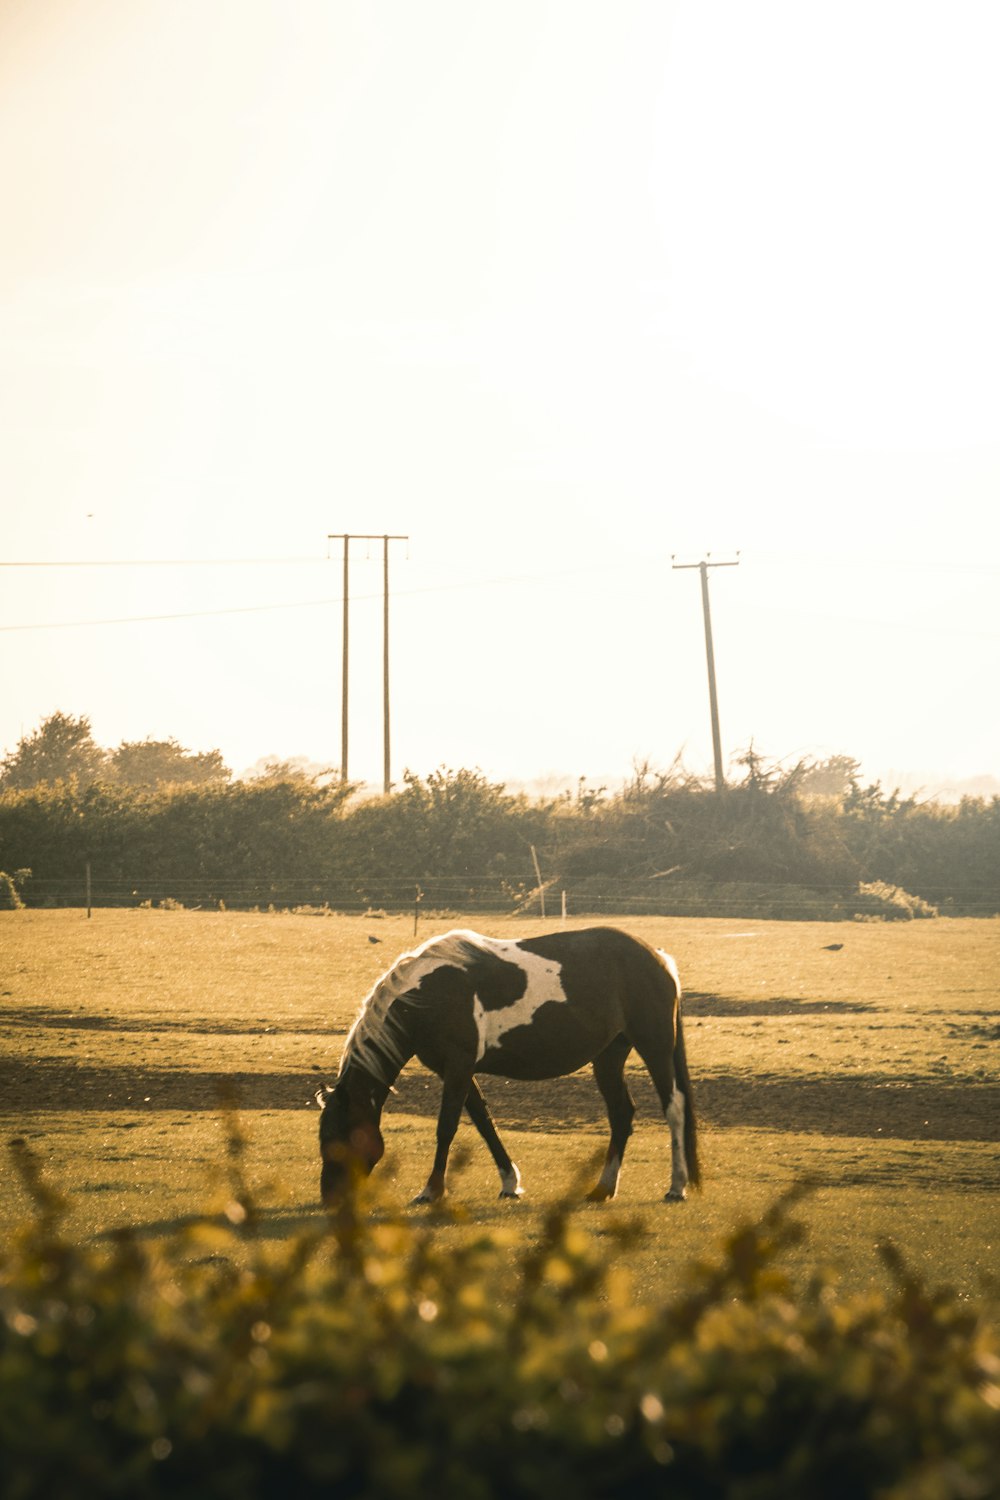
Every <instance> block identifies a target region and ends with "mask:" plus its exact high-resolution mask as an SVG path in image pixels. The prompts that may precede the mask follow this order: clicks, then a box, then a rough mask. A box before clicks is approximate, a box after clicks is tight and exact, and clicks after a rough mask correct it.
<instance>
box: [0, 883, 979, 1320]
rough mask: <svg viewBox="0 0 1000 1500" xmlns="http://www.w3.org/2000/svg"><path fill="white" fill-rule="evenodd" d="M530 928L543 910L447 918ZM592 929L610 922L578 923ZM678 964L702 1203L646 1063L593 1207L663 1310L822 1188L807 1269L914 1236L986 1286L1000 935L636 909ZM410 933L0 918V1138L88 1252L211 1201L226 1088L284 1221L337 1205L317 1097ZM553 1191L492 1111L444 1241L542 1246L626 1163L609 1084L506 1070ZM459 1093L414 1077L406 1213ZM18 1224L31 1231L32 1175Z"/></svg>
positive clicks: (278, 924)
mask: <svg viewBox="0 0 1000 1500" xmlns="http://www.w3.org/2000/svg"><path fill="white" fill-rule="evenodd" d="M457 925H472V926H475V925H480V926H482V927H483V929H484V930H486V931H489V932H491V933H494V934H498V935H508V936H514V935H527V934H528V933H534V932H540V931H543V930H546V928H547V927H549V928H551V927H552V926H554V925H556V924H554V923H552V922H551V921H550V922H548V923H541V922H538V921H528V920H503V919H495V918H494V919H479V921H478V923H477V922H476V921H471V922H469V921H465V922H463V921H462V920H461V919H455V918H449V919H447V920H432V919H430V918H425V919H424V920H422V921H421V926H420V932H419V937H418V940H420V941H422V940H423V939H425V938H427V937H430V936H431V935H432V934H433V933H434V932H441V931H445V930H447V928H448V927H451V926H457ZM571 925H575V926H586V925H589V924H588V923H587V922H585V921H583V920H577V921H575V922H573V923H572V924H571ZM616 925H618V926H621V927H625V928H626V929H628V930H629V931H632V932H634V933H636V934H638V935H640V936H642V937H645V938H647V939H648V940H650V941H651V942H653V943H655V944H656V945H657V946H659V947H664V948H667V949H668V950H669V951H671V952H672V953H674V955H675V956H676V958H677V960H678V963H679V966H680V970H681V976H682V979H683V981H684V985H685V991H686V1001H685V1017H686V1021H685V1025H686V1033H687V1040H688V1055H689V1060H690V1066H691V1071H692V1075H693V1077H694V1080H695V1085H696V1089H697V1098H698V1103H699V1112H700V1118H701V1123H702V1147H703V1150H702V1155H703V1166H704V1175H705V1185H704V1188H703V1191H702V1192H701V1193H699V1194H695V1195H693V1196H692V1198H691V1199H690V1201H689V1202H688V1203H687V1204H685V1205H683V1206H680V1207H669V1206H667V1205H665V1204H663V1203H662V1202H661V1198H662V1194H663V1191H664V1188H665V1186H666V1183H667V1180H668V1177H669V1167H668V1155H669V1150H668V1140H667V1135H666V1130H665V1127H664V1126H663V1123H662V1121H661V1120H660V1119H659V1117H658V1108H657V1106H656V1102H655V1097H654V1095H653V1091H652V1087H651V1085H649V1083H648V1080H647V1079H646V1075H645V1073H644V1072H642V1070H641V1067H640V1066H638V1065H636V1067H635V1068H634V1069H633V1072H632V1077H631V1083H632V1087H633V1092H634V1093H635V1096H636V1100H637V1103H638V1106H639V1114H638V1116H637V1120H636V1133H635V1135H634V1136H633V1138H632V1142H631V1144H630V1147H629V1154H628V1158H627V1160H626V1164H625V1170H624V1174H623V1178H622V1188H621V1193H620V1196H619V1199H618V1202H617V1204H616V1205H614V1206H604V1207H598V1206H594V1205H584V1206H582V1207H581V1210H580V1218H581V1222H583V1223H586V1224H589V1225H590V1226H591V1227H592V1228H593V1229H594V1230H595V1232H597V1233H600V1231H601V1228H602V1225H603V1224H606V1223H607V1221H608V1216H609V1215H614V1214H620V1213H622V1212H626V1213H632V1212H633V1211H635V1212H638V1213H640V1214H641V1215H642V1217H643V1220H644V1223H645V1228H644V1231H643V1233H642V1235H641V1236H640V1238H639V1241H638V1244H637V1246H636V1248H635V1249H634V1250H633V1251H632V1252H631V1254H632V1257H633V1265H632V1270H633V1273H634V1276H635V1280H636V1285H637V1288H638V1291H639V1293H640V1295H644V1296H656V1295H658V1294H659V1293H661V1292H663V1291H664V1290H668V1289H669V1287H670V1286H671V1284H672V1282H673V1279H674V1277H675V1275H676V1271H677V1268H678V1266H679V1265H681V1264H683V1263H685V1262H686V1261H688V1260H690V1259H691V1258H693V1257H697V1256H702V1255H704V1254H706V1253H708V1252H709V1251H711V1249H712V1247H713V1245H714V1244H715V1243H716V1242H717V1240H718V1238H719V1236H720V1235H722V1234H724V1233H726V1232H727V1231H728V1230H729V1229H730V1228H731V1227H732V1226H733V1225H734V1224H735V1223H737V1222H738V1221H739V1220H741V1219H743V1218H746V1217H747V1216H750V1215H755V1214H757V1213H758V1212H760V1211H762V1210H763V1209H764V1208H765V1207H766V1206H767V1205H768V1204H769V1203H770V1202H771V1201H772V1200H773V1198H774V1197H775V1196H776V1195H777V1194H778V1193H779V1192H780V1191H781V1190H782V1189H783V1188H785V1187H787V1186H788V1185H789V1184H790V1183H792V1182H793V1181H795V1180H796V1179H798V1178H800V1177H803V1176H808V1177H810V1178H811V1179H812V1180H813V1181H814V1182H815V1188H814V1191H813V1192H812V1194H811V1196H810V1197H809V1198H808V1199H807V1201H806V1204H805V1207H804V1209H803V1216H804V1217H805V1219H806V1221H807V1222H808V1224H809V1226H810V1240H809V1243H808V1245H807V1247H806V1248H805V1249H803V1250H802V1251H801V1252H799V1259H800V1264H799V1265H798V1266H797V1267H796V1269H797V1270H800V1271H802V1272H803V1273H805V1272H806V1271H807V1270H808V1268H809V1266H810V1265H811V1264H815V1263H816V1262H817V1261H822V1262H823V1263H825V1264H830V1265H833V1266H834V1267H836V1268H837V1269H839V1270H840V1272H841V1273H842V1275H843V1277H844V1278H845V1281H846V1282H848V1283H849V1284H853V1285H858V1284H864V1283H865V1282H868V1281H875V1280H877V1279H878V1278H879V1277H880V1276H881V1274H882V1273H881V1270H880V1262H879V1261H878V1260H877V1258H876V1256H875V1254H874V1246H875V1244H876V1243H877V1242H878V1241H879V1240H881V1239H885V1238H890V1239H892V1240H894V1241H895V1242H896V1243H897V1244H899V1245H900V1246H901V1247H902V1248H903V1250H904V1252H905V1254H906V1255H907V1257H908V1258H909V1259H910V1260H911V1262H913V1264H914V1265H915V1266H916V1267H917V1268H919V1269H921V1270H923V1271H926V1272H928V1273H929V1274H930V1275H931V1276H932V1278H933V1279H934V1280H936V1281H946V1282H950V1283H952V1284H953V1285H955V1286H956V1287H958V1288H959V1289H960V1290H962V1291H965V1292H968V1293H973V1292H976V1291H979V1290H980V1289H981V1287H982V1284H983V1281H984V1278H988V1277H989V1276H990V1275H991V1274H992V1275H994V1276H995V1275H996V1269H997V1265H998V1263H1000V1256H998V1254H997V1251H998V1246H1000V1196H998V1192H997V1190H998V1187H1000V1146H998V1143H1000V1083H998V1081H997V1067H996V1064H997V1058H998V1054H1000V1015H998V1005H997V978H996V976H997V972H998V956H1000V954H998V948H1000V943H998V939H1000V922H998V921H973V920H951V921H949V920H937V921H924V922H913V923H898V924H891V925H886V924H877V923H872V924H863V923H857V924H847V923H843V924H823V923H808V922H803V923H780V922H746V923H740V922H737V921H730V920H722V919H713V920H707V919H697V920H694V919H680V918H622V919H620V920H619V921H618V922H617V924H616ZM412 943H413V920H412V917H391V916H389V917H371V916H369V917H335V916H311V915H283V914H257V913H232V912H186V911H160V910H156V911H151V910H138V911H136V910H126V911H121V910H99V911H95V912H94V914H93V917H92V919H90V920H88V919H87V918H86V916H85V914H84V913H82V912H80V911H21V912H9V913H8V912H4V913H0V1016H2V1018H3V1028H2V1040H0V1126H2V1129H3V1135H4V1138H5V1139H9V1138H10V1137H13V1136H23V1137H25V1138H26V1139H27V1140H28V1141H29V1143H30V1144H31V1146H32V1148H33V1149H34V1151H35V1152H36V1153H37V1154H38V1155H39V1156H40V1157H41V1159H42V1161H43V1163H44V1164H45V1167H46V1169H47V1171H48V1173H49V1175H50V1177H51V1178H52V1179H53V1180H54V1181H55V1182H56V1183H57V1184H59V1185H60V1186H62V1187H64V1188H65V1189H67V1190H68V1191H69V1193H70V1194H71V1200H72V1209H71V1217H70V1220H69V1225H70V1229H71V1231H72V1233H73V1234H74V1235H76V1236H79V1237H81V1238H87V1237H92V1236H100V1235H104V1234H105V1233H107V1231H109V1230H111V1229H113V1228H114V1227H116V1226H120V1225H123V1224H129V1225H138V1226H140V1227H141V1228H142V1229H143V1231H144V1232H146V1233H149V1234H156V1233H159V1232H163V1231H165V1230H166V1229H168V1228H169V1227H170V1226H171V1225H172V1224H175V1223H176V1222H177V1221H178V1220H180V1219H182V1218H184V1216H186V1215H189V1214H191V1213H194V1212H197V1211H199V1210H202V1209H204V1208H205V1207H206V1206H207V1205H208V1204H210V1202H211V1201H212V1192H213V1183H214V1182H215V1181H216V1180H217V1177H218V1172H219V1163H220V1160H221V1158H222V1156H223V1154H224V1150H223V1139H224V1138H223V1131H222V1127H221V1124H220V1121H219V1118H218V1103H219V1098H220V1085H222V1086H223V1087H229V1088H232V1089H234V1090H235V1091H236V1094H237V1096H238V1099H239V1101H240V1110H241V1119H242V1122H243V1126H244V1128H245V1129H246V1131H247V1133H248V1135H249V1138H250V1143H251V1145H250V1175H251V1180H252V1181H253V1182H254V1183H255V1185H256V1191H257V1193H258V1195H259V1198H260V1202H261V1204H262V1207H263V1232H264V1233H265V1234H266V1235H269V1236H273V1237H275V1238H280V1237H282V1236H284V1235H286V1234H287V1233H288V1232H289V1231H290V1230H291V1229H293V1228H298V1227H301V1226H302V1225H303V1224H305V1223H308V1222H310V1221H312V1220H314V1219H315V1217H316V1216H317V1215H318V1214H319V1208H318V1202H317V1187H318V1157H317V1146H316V1130H317V1125H318V1118H319V1117H318V1112H317V1110H316V1108H315V1105H313V1103H312V1094H313V1091H314V1090H315V1088H316V1087H317V1085H318V1084H319V1083H321V1082H324V1081H326V1080H328V1079H331V1078H332V1077H333V1075H334V1073H335V1070H336V1065H337V1060H338V1057H339V1053H340V1048H341V1046H342V1043H343V1038H344V1035H345V1033H346V1030H347V1028H348V1027H349V1025H350V1023H351V1021H352V1020H353V1018H354V1016H355V1014H356V1013H357V1009H358V1006H359V1004H360V1002H361V999H362V998H363V996H364V994H365V993H366V992H367V990H368V989H369V988H370V986H371V984H372V982H373V981H374V980H375V978H377V976H378V975H379V973H380V972H382V970H384V969H385V968H387V967H388V966H389V965H390V964H391V962H392V961H393V960H394V959H395V958H396V956H397V955H398V954H399V953H400V952H401V951H403V950H404V949H406V948H407V947H410V946H412ZM484 1084H485V1092H486V1094H487V1097H488V1098H489V1100H490V1103H491V1105H492V1106H493V1111H494V1114H495V1116H496V1118H497V1122H498V1125H499V1128H500V1130H501V1133H502V1134H503V1136H504V1138H505V1140H506V1141H507V1144H508V1146H509V1147H510V1149H511V1151H512V1154H513V1155H514V1157H515V1159H516V1160H517V1162H518V1164H519V1166H520V1168H521V1172H522V1176H523V1179H524V1185H525V1188H526V1197H525V1199H524V1200H523V1201H522V1202H521V1203H519V1204H513V1205H512V1204H509V1203H499V1202H497V1200H496V1191H497V1182H496V1175H495V1171H494V1168H493V1166H492V1163H491V1162H490V1160H489V1158H488V1156H487V1153H486V1151H485V1149H484V1148H483V1147H482V1145H481V1143H480V1142H479V1140H478V1137H476V1135H475V1133H474V1131H473V1130H472V1127H471V1126H470V1125H469V1124H468V1123H467V1122H466V1123H464V1124H463V1126H462V1127H461V1129H460V1132H459V1137H458V1142H457V1145H458V1146H459V1147H465V1148H466V1149H464V1150H461V1151H459V1152H458V1153H457V1154H458V1156H459V1157H460V1158H464V1163H460V1170H458V1171H456V1172H455V1173H454V1174H453V1177H452V1184H451V1185H452V1202H453V1204H454V1205H455V1207H456V1208H457V1209H459V1210H461V1212H460V1213H458V1215H457V1217H456V1218H455V1219H454V1220H449V1219H442V1221H441V1223H440V1228H439V1232H440V1234H442V1235H449V1234H452V1235H456V1234H464V1233H467V1232H468V1230H469V1226H470V1225H471V1226H473V1227H484V1226H500V1225H504V1226H510V1225H511V1224H515V1225H518V1226H520V1227H521V1229H522V1230H523V1233H524V1234H525V1235H527V1236H531V1235H533V1234H534V1232H535V1228H536V1226H537V1223H538V1215H539V1212H540V1210H542V1209H544V1208H545V1207H546V1206H547V1205H548V1204H550V1203H551V1201H552V1200H553V1198H554V1197H556V1196H557V1195H559V1194H561V1193H562V1192H564V1191H565V1190H566V1189H567V1188H568V1187H569V1185H570V1184H571V1183H573V1182H574V1181H575V1180H576V1179H577V1177H578V1174H579V1171H580V1169H581V1167H583V1166H585V1165H586V1164H587V1162H588V1161H590V1160H592V1159H593V1158H594V1156H595V1154H596V1153H599V1152H603V1147H604V1144H605V1140H606V1129H605V1121H604V1115H603V1110H602V1106H601V1103H600V1099H599V1097H598V1095H597V1091H596V1088H595V1086H594V1084H593V1081H592V1079H591V1077H590V1074H589V1070H586V1071H585V1072H583V1073H580V1074H575V1075H573V1076H571V1077H570V1078H567V1079H561V1080H557V1081H556V1082H554V1083H552V1084H515V1083H507V1082H505V1081H503V1080H497V1079H486V1080H484ZM437 1101H438V1085H437V1081H436V1079H434V1078H432V1077H429V1076H428V1075H427V1074H425V1073H424V1072H423V1071H422V1070H421V1069H420V1068H419V1067H418V1066H417V1065H416V1064H415V1063H414V1064H411V1065H410V1066H409V1067H408V1068H407V1070H406V1071H405V1073H404V1074H403V1077H402V1079H401V1080H400V1085H399V1092H398V1094H397V1096H395V1097H394V1098H392V1099H391V1100H390V1104H389V1107H388V1111H387V1115H386V1119H385V1136H386V1142H387V1147H388V1150H387V1154H386V1157H385V1160H384V1162H383V1164H382V1165H381V1166H380V1167H379V1169H378V1176H379V1177H380V1178H381V1180H382V1182H383V1184H384V1191H385V1201H386V1202H387V1204H389V1205H392V1206H393V1207H398V1208H400V1209H403V1210H404V1211H405V1212H408V1213H412V1214H420V1213H426V1210H418V1209H405V1208H404V1206H405V1205H406V1204H407V1203H408V1201H409V1198H410V1197H411V1196H412V1194H413V1192H414V1191H415V1190H417V1189H418V1188H419V1187H420V1186H421V1185H422V1184H423V1182H424V1180H425V1178H426V1175H427V1170H428V1167H429V1163H430V1159H431V1156H432V1154H433V1145H432V1140H433V1129H434V1117H435V1114H436V1110H437ZM2 1171H3V1184H4V1186H3V1193H2V1196H0V1231H2V1232H4V1233H6V1232H9V1230H10V1229H11V1227H12V1226H14V1225H15V1224H16V1223H17V1222H19V1220H20V1219H21V1218H22V1217H23V1216H24V1214H25V1213H26V1212H27V1209H28V1204H27V1201H26V1198H25V1196H24V1193H23V1191H22V1189H21V1187H20V1185H19V1183H17V1181H16V1179H15V1178H14V1175H13V1172H12V1170H11V1166H10V1163H9V1161H8V1160H7V1158H6V1156H4V1159H3V1164H2Z"/></svg>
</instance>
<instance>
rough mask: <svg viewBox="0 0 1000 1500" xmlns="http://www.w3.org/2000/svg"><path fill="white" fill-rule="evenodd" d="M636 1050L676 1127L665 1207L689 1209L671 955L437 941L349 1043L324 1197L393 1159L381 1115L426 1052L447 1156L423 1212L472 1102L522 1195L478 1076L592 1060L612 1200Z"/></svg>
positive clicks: (527, 1073) (593, 946)
mask: <svg viewBox="0 0 1000 1500" xmlns="http://www.w3.org/2000/svg"><path fill="white" fill-rule="evenodd" d="M633 1048H635V1050H636V1052H638V1054H639V1056H640V1057H641V1058H642V1060H643V1062H644V1063H645V1065H646V1068H647V1069H648V1071H649V1074H650V1077H651V1078H652V1080H653V1083H654V1085H655V1086H656V1091H657V1094H658V1095H659V1097H660V1103H661V1104H662V1106H663V1111H664V1114H665V1116H666V1120H667V1124H668V1125H669V1127H670V1145H671V1161H672V1171H671V1178H670V1190H669V1192H668V1193H667V1194H666V1198H667V1201H669V1202H678V1201H679V1200H681V1199H682V1198H684V1197H685V1196H686V1191H687V1185H688V1183H689V1182H690V1183H691V1184H692V1185H694V1186H697V1184H698V1181H699V1177H698V1156H697V1137H696V1122H695V1115H694V1105H693V1098H692V1090H691V1080H690V1077H689V1075H688V1070H687V1061H686V1059H685V1055H684V1037H683V1032H682V1030H681V1015H680V980H679V979H678V975H677V969H676V966H675V965H674V961H673V959H672V958H670V957H669V956H668V955H667V954H665V953H661V952H659V951H658V950H656V949H654V948H651V947H649V945H648V944H646V943H644V942H641V941H640V940H639V939H637V938H633V937H630V936H629V935H628V934H627V933H625V932H619V931H617V930H616V929H615V928H612V927H593V928H589V929H586V930H584V931H578V932H553V933H548V934H547V935H546V936H544V937H534V938H521V939H518V940H514V939H501V938H488V937H481V936H480V935H479V934H478V933H475V932H465V931H456V932H449V933H447V934H445V936H443V937H435V938H430V939H429V940H428V941H427V942H425V943H423V944H422V945H421V946H420V947H419V948H417V949H416V950H415V951H414V952H412V953H405V954H403V956H402V957H401V958H399V959H398V960H397V962H396V963H395V964H394V965H393V967H392V968H391V969H389V970H388V972H387V973H385V974H383V976H382V978H381V979H380V980H378V982H377V983H376V985H375V987H374V989H373V990H372V991H371V994H370V995H369V996H368V997H367V999H366V1000H365V1002H364V1004H363V1006H362V1008H361V1013H360V1015H359V1016H358V1019H357V1020H356V1021H355V1023H354V1026H353V1027H352V1029H351V1031H350V1033H349V1035H348V1038H347V1042H346V1043H345V1046H344V1052H343V1057H342V1058H341V1063H340V1073H339V1076H338V1079H337V1082H336V1084H335V1085H334V1087H333V1088H327V1089H321V1090H320V1091H319V1093H318V1094H317V1095H316V1099H317V1103H319V1104H320V1105H321V1106H322V1109H323V1113H322V1115H321V1116H320V1125H319V1139H320V1155H321V1158H322V1173H321V1177H320V1192H321V1194H322V1198H323V1201H324V1203H326V1204H327V1205H331V1204H335V1203H336V1202H337V1201H338V1200H339V1198H340V1196H341V1194H342V1192H343V1190H344V1188H345V1186H346V1185H347V1183H348V1182H349V1181H350V1177H351V1173H352V1170H353V1169H358V1168H360V1169H361V1170H362V1171H365V1172H370V1171H371V1170H372V1168H373V1167H374V1166H375V1164H376V1163H377V1162H378V1161H379V1160H380V1158H381V1157H382V1154H383V1152H384V1150H385V1146H384V1143H383V1140H382V1132H381V1130H380V1128H379V1121H380V1118H381V1114H382V1106H383V1105H384V1103H385V1101H386V1098H387V1096H388V1094H389V1092H390V1090H391V1089H392V1086H393V1084H394V1082H395V1080H396V1078H397V1077H398V1075H399V1073H400V1071H401V1069H402V1068H403V1067H404V1065H405V1064H406V1063H407V1062H408V1061H409V1060H410V1058H411V1057H414V1056H416V1057H418V1058H419V1059H420V1061H421V1062H422V1063H423V1064H424V1066H425V1067H427V1068H429V1069H430V1070H431V1071H432V1072H434V1073H436V1074H437V1075H438V1077H439V1078H440V1079H441V1081H442V1084H443V1088H442V1093H441V1108H440V1113H439V1115H438V1123H437V1152H436V1155H435V1157H434V1165H433V1167H432V1169H431V1174H430V1177H429V1178H428V1180H427V1186H426V1187H425V1188H424V1189H423V1191H422V1192H421V1193H420V1194H419V1195H418V1196H417V1198H416V1199H415V1200H414V1201H415V1202H416V1203H433V1202H435V1201H436V1200H437V1199H439V1198H442V1197H443V1196H444V1194H445V1171H446V1168H447V1162H448V1151H449V1148H450V1147H451V1143H452V1140H453V1139H454V1136H455V1131H456V1130H457V1128H458V1122H459V1118H460V1116H461V1113H462V1109H463V1107H464V1108H465V1109H466V1110H467V1111H468V1114H469V1117H470V1119H471V1120H472V1122H473V1124H474V1125H475V1126H476V1128H477V1130H478V1131H479V1133H480V1135H481V1136H482V1137H483V1140H484V1141H485V1142H486V1145H487V1146H488V1147H489V1150H490V1154H491V1155H492V1157H493V1160H494V1162H495V1163H496V1166H497V1170H498V1171H499V1173H500V1196H501V1198H517V1197H519V1196H520V1194H521V1174H520V1173H519V1171H518V1170H517V1167H516V1166H515V1165H514V1163H513V1162H512V1161H511V1159H510V1157H509V1156H508V1154H507V1152H506V1150H505V1148H504V1146H503V1143H502V1142H501V1140H500V1137H499V1136H498V1134H497V1131H496V1126H495V1125H494V1123H493V1119H492V1116H491V1115H490V1111H489V1108H488V1107H487V1104H486V1100H485V1099H484V1098H483V1096H482V1093H481V1092H480V1090H479V1085H478V1084H477V1082H476V1078H475V1075H476V1074H477V1073H491V1074H494V1075H497V1076H499V1077H501V1078H517V1079H545V1078H562V1077H563V1076H565V1075H566V1074H567V1073H573V1072H575V1071H576V1069H577V1068H580V1067H582V1066H583V1065H584V1063H588V1062H589V1063H590V1064H591V1065H592V1066H593V1070H594V1078H595V1080H596V1082H597V1087H598V1088H599V1089H600V1091H601V1094H602V1096H603V1098H604V1102H605V1105H606V1107H607V1111H608V1122H609V1124H610V1126H611V1141H610V1143H609V1145H608V1152H607V1158H606V1160H605V1163H604V1169H603V1171H602V1172H601V1175H600V1178H599V1180H598V1182H597V1185H596V1187H595V1188H594V1189H593V1191H592V1192H591V1193H590V1194H589V1197H590V1198H591V1199H592V1200H595V1201H602V1200H603V1199H606V1198H613V1197H614V1196H615V1193H616V1191H617V1188H618V1176H619V1173H620V1171H621V1165H622V1158H623V1157H624V1154H625V1145H626V1142H627V1141H628V1138H629V1136H630V1135H631V1134H632V1118H633V1116H634V1114H635V1105H634V1103H633V1100H632V1096H631V1094H630V1093H629V1091H628V1086H627V1085H626V1083H625V1077H624V1070H625V1059H626V1058H627V1057H628V1055H629V1053H630V1052H631V1051H632V1049H633Z"/></svg>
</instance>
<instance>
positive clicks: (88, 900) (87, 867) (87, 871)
mask: <svg viewBox="0 0 1000 1500" xmlns="http://www.w3.org/2000/svg"><path fill="white" fill-rule="evenodd" d="M84 871H85V883H86V887H87V921H88V922H89V921H90V860H89V859H88V860H87V862H86V865H85V866H84Z"/></svg>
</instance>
